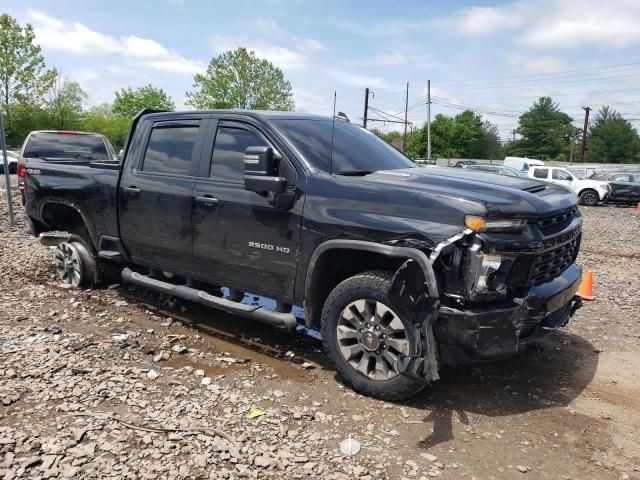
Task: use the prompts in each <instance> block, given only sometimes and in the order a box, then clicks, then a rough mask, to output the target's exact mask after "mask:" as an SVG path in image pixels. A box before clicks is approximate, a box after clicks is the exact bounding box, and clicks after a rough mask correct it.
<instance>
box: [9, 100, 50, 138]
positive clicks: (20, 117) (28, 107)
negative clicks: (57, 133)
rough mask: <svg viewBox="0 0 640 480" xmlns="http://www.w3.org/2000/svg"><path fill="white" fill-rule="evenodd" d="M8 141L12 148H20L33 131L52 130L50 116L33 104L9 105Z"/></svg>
mask: <svg viewBox="0 0 640 480" xmlns="http://www.w3.org/2000/svg"><path fill="white" fill-rule="evenodd" d="M5 122H6V123H5V125H6V127H7V128H6V130H5V134H6V140H7V145H9V146H10V147H14V148H18V147H19V146H20V145H22V142H23V141H24V139H25V137H26V136H27V135H28V134H29V132H31V131H32V130H46V129H48V128H51V126H50V124H49V122H50V120H49V115H48V114H47V111H46V110H45V109H44V108H42V107H41V106H40V105H37V104H35V103H33V102H22V103H13V104H9V105H8V107H7V108H6V111H5Z"/></svg>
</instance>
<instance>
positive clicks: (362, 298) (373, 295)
mask: <svg viewBox="0 0 640 480" xmlns="http://www.w3.org/2000/svg"><path fill="white" fill-rule="evenodd" d="M392 278H393V275H392V273H390V272H385V271H371V272H366V273H362V274H359V275H356V276H353V277H351V278H348V279H346V280H345V281H343V282H342V283H340V284H339V285H338V286H336V287H335V288H334V289H333V291H332V292H331V293H330V294H329V296H328V298H327V300H326V302H325V304H324V307H323V309H322V320H321V322H322V325H321V330H322V342H323V345H324V349H325V352H326V353H327V356H328V357H329V358H330V360H331V361H332V362H333V364H334V366H335V368H336V370H337V371H338V373H339V374H340V376H341V377H342V379H343V380H344V382H345V384H346V385H347V386H349V387H350V388H352V389H353V390H355V391H357V392H359V393H362V394H364V395H369V396H372V397H376V398H380V399H383V400H405V399H407V398H410V397H412V396H414V395H415V394H417V393H418V392H419V391H420V390H422V389H423V388H424V384H422V383H418V382H416V381H415V380H412V379H411V378H409V377H407V376H404V375H400V374H398V373H397V368H396V369H395V371H394V366H393V362H389V361H388V359H389V358H393V356H394V355H395V354H396V353H398V352H399V351H400V350H396V346H397V345H402V347H403V348H402V350H403V351H402V353H407V354H414V353H415V352H414V351H413V350H414V349H415V348H416V347H415V346H416V345H417V344H418V339H417V338H415V330H414V329H413V328H411V325H410V323H409V320H406V319H403V318H401V317H400V316H399V315H397V314H396V313H395V312H393V310H391V308H390V307H389V305H390V302H389V298H388V296H387V291H388V290H389V287H390V285H391V280H392ZM372 306H375V307H372ZM360 309H364V310H362V311H366V312H367V313H372V312H374V311H376V312H378V311H380V312H384V314H382V315H380V316H379V315H377V314H376V315H373V314H372V316H371V317H370V323H369V322H366V319H364V316H362V315H361V314H360V313H356V312H360V311H361V310H360ZM385 309H386V310H385ZM389 312H390V313H389ZM367 316H368V315H367ZM389 318H393V319H392V320H390V321H389V320H388V319H389ZM388 321H389V322H390V323H388V324H387V325H386V326H385V324H386V323H387V322H388ZM350 322H355V323H350ZM398 322H400V323H398ZM356 323H357V324H358V325H359V326H361V327H363V328H362V329H359V328H358V326H356V325H355V324H356ZM367 325H369V326H370V327H369V328H367ZM392 325H393V328H392V327H391V326H392ZM400 326H401V327H402V328H403V329H404V332H403V333H402V334H399V333H397V332H398V331H399V329H400ZM378 327H380V328H379V329H378ZM363 331H364V333H365V335H368V336H367V337H366V338H365V336H364V335H362V332H363ZM381 332H387V335H385V334H384V333H381ZM389 332H395V333H389ZM398 335H404V337H399V336H398ZM374 336H375V338H373V337H374ZM339 337H341V338H339ZM372 338H373V340H372ZM385 338H386V339H385ZM405 338H406V343H405V340H404V339H405ZM399 339H400V340H399ZM392 340H394V341H393V342H392ZM385 342H388V344H387V343H385ZM366 344H368V347H372V348H373V350H370V349H369V348H367V347H366V346H365V345H366ZM358 349H360V350H361V351H362V355H361V356H359V355H360V354H359V353H358V352H357V350H358ZM378 352H380V354H379V353H378ZM347 356H349V357H350V359H348V358H347ZM365 358H366V359H365ZM378 362H380V363H378ZM356 363H357V364H358V366H357V367H356V366H355V364H356ZM385 367H386V369H387V370H388V373H385V371H384V370H385ZM358 368H360V370H359V369H358ZM364 371H366V372H367V373H366V374H365V372H364Z"/></svg>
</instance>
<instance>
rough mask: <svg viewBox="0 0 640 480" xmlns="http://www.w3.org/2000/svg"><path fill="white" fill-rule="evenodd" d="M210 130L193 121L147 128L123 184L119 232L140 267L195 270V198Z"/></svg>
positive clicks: (175, 121) (127, 169)
mask: <svg viewBox="0 0 640 480" xmlns="http://www.w3.org/2000/svg"><path fill="white" fill-rule="evenodd" d="M205 124H206V121H204V120H203V119H202V118H194V117H191V118H188V119H185V120H172V121H158V122H154V123H152V124H150V125H146V126H145V128H146V131H144V132H143V135H144V136H145V138H146V141H145V142H144V143H143V144H142V145H141V147H140V148H141V149H142V151H141V152H138V154H137V156H135V153H136V152H132V154H134V156H133V157H132V159H133V158H135V160H133V161H132V162H131V163H130V164H127V165H126V170H125V171H124V172H123V174H122V180H121V182H120V192H119V193H120V195H119V203H120V230H121V236H122V239H123V241H124V243H125V245H126V247H127V249H128V251H129V254H130V255H131V257H132V259H133V260H134V261H135V262H137V263H141V264H145V265H148V266H154V267H159V268H160V267H164V268H167V269H173V270H189V269H190V268H191V266H192V253H193V252H192V242H191V234H192V228H191V214H192V193H193V185H194V181H195V170H196V169H197V164H198V161H199V158H200V152H201V145H202V137H204V128H205Z"/></svg>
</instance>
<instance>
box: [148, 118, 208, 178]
mask: <svg viewBox="0 0 640 480" xmlns="http://www.w3.org/2000/svg"><path fill="white" fill-rule="evenodd" d="M199 128H200V127H199V125H197V124H193V123H189V124H184V125H179V124H172V125H162V124H159V125H155V126H153V127H152V129H151V134H150V135H149V141H148V142H147V148H146V150H145V153H144V158H143V160H142V168H141V171H142V172H144V173H153V174H160V175H180V176H188V175H191V164H192V158H193V154H194V150H195V145H196V142H197V139H198V132H199Z"/></svg>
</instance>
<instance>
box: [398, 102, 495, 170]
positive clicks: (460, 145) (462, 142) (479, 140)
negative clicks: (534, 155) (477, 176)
mask: <svg viewBox="0 0 640 480" xmlns="http://www.w3.org/2000/svg"><path fill="white" fill-rule="evenodd" d="M426 151H427V127H426V125H425V126H423V127H422V128H420V129H418V130H416V131H414V132H412V133H411V134H409V135H407V148H406V151H405V153H406V154H407V156H409V157H411V158H425V157H426ZM501 154H502V147H501V145H500V138H499V136H498V127H496V126H495V125H493V124H492V123H490V122H488V121H485V120H483V119H482V116H480V115H478V114H477V113H474V112H473V111H471V110H466V111H464V112H461V113H459V114H458V115H456V116H455V117H449V116H446V115H442V114H438V115H436V116H435V118H434V119H433V121H432V122H431V156H432V157H433V158H486V159H493V158H499V157H500V156H501Z"/></svg>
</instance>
